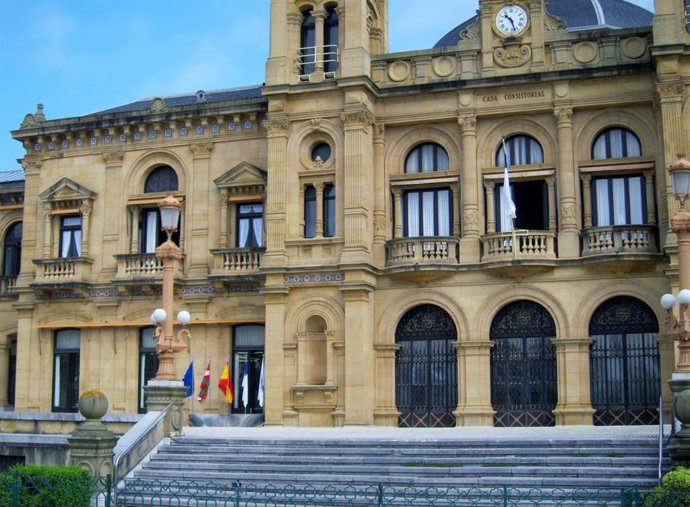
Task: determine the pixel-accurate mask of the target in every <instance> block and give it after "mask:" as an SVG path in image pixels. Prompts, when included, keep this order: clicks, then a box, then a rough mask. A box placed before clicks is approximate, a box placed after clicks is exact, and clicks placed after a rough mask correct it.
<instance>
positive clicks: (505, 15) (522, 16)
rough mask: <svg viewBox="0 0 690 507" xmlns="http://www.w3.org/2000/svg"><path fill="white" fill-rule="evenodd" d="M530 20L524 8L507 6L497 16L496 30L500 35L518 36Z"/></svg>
mask: <svg viewBox="0 0 690 507" xmlns="http://www.w3.org/2000/svg"><path fill="white" fill-rule="evenodd" d="M528 19H529V18H528V16H527V11H526V10H525V9H524V8H523V7H521V6H519V5H515V4H513V5H506V6H505V7H501V10H499V11H498V14H496V30H497V31H498V33H499V34H500V35H517V34H519V33H521V32H522V31H524V29H525V28H526V27H527V21H528Z"/></svg>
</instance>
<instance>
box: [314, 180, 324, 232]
mask: <svg viewBox="0 0 690 507" xmlns="http://www.w3.org/2000/svg"><path fill="white" fill-rule="evenodd" d="M323 187H324V184H323V183H321V182H317V183H314V190H316V237H317V238H321V237H323Z"/></svg>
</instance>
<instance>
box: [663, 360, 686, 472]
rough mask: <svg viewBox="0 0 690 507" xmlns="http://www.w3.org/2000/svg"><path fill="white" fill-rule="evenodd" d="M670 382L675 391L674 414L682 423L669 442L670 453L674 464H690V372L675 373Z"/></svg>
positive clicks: (673, 391)
mask: <svg viewBox="0 0 690 507" xmlns="http://www.w3.org/2000/svg"><path fill="white" fill-rule="evenodd" d="M668 384H669V387H670V388H671V392H672V393H673V411H674V414H675V416H676V418H678V420H679V421H680V422H681V423H682V426H681V429H680V431H678V433H676V434H675V435H674V436H673V438H672V439H671V443H670V444H668V453H669V455H670V456H671V461H672V463H673V466H690V374H687V373H674V374H673V377H672V378H671V380H669V382H668ZM672 423H675V421H672Z"/></svg>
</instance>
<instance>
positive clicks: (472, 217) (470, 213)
mask: <svg viewBox="0 0 690 507" xmlns="http://www.w3.org/2000/svg"><path fill="white" fill-rule="evenodd" d="M464 222H465V226H472V225H477V224H478V223H479V217H478V215H477V211H476V210H473V209H471V210H465V213H464Z"/></svg>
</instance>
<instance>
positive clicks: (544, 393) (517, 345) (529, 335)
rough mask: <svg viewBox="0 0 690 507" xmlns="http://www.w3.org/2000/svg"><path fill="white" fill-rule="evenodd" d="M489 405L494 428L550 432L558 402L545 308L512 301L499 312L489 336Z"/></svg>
mask: <svg viewBox="0 0 690 507" xmlns="http://www.w3.org/2000/svg"><path fill="white" fill-rule="evenodd" d="M490 336H491V340H492V341H493V342H494V343H495V346H494V348H493V349H492V351H491V404H492V405H493V408H494V410H495V411H496V414H495V415H494V425H495V426H553V425H554V424H555V419H554V415H553V409H554V408H556V401H557V399H558V392H557V385H556V347H555V346H554V345H553V343H552V342H551V340H552V339H553V338H555V337H556V326H555V324H554V322H553V319H552V318H551V315H549V312H547V311H546V309H545V308H544V307H542V306H541V305H539V304H537V303H533V302H531V301H517V302H515V303H511V304H509V305H506V306H505V307H503V308H502V309H501V310H500V311H499V312H498V314H497V315H496V317H495V318H494V320H493V322H492V323H491V331H490Z"/></svg>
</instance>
